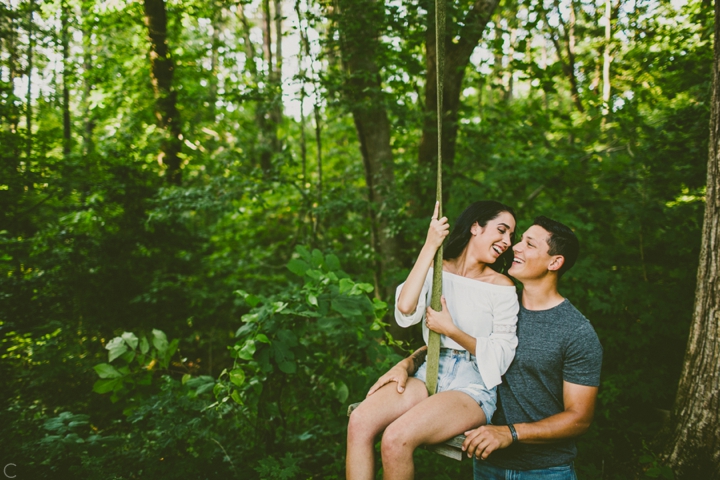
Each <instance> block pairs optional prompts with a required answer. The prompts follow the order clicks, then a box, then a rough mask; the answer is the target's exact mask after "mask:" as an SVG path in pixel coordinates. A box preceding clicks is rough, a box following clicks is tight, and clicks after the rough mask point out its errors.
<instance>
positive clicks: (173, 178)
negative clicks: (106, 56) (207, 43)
mask: <svg viewBox="0 0 720 480" xmlns="http://www.w3.org/2000/svg"><path fill="white" fill-rule="evenodd" d="M144 5H145V25H146V26H147V29H148V37H149V40H150V64H151V67H152V84H153V88H154V90H155V117H156V118H157V122H158V125H159V126H160V128H162V129H163V131H164V132H163V133H164V139H163V142H162V145H161V147H160V155H159V157H158V163H160V164H161V165H163V164H164V165H165V166H166V167H167V172H166V174H165V175H166V179H167V181H168V183H171V184H173V185H180V182H181V180H182V170H180V157H179V155H178V154H179V153H180V150H181V147H182V142H181V140H180V135H181V130H180V115H179V113H178V110H177V92H176V91H175V90H174V89H173V74H174V71H175V67H174V65H173V60H172V57H171V55H170V50H169V48H168V44H167V12H166V10H165V2H164V0H144Z"/></svg>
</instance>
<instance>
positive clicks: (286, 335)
mask: <svg viewBox="0 0 720 480" xmlns="http://www.w3.org/2000/svg"><path fill="white" fill-rule="evenodd" d="M277 338H278V339H279V340H280V342H281V343H282V344H283V345H287V346H288V347H294V346H296V345H297V336H296V335H295V334H294V333H293V332H291V331H290V330H279V331H278V332H277Z"/></svg>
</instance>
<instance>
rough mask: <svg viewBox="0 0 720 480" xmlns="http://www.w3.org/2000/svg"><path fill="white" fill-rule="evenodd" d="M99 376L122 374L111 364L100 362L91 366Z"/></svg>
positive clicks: (112, 376) (114, 376)
mask: <svg viewBox="0 0 720 480" xmlns="http://www.w3.org/2000/svg"><path fill="white" fill-rule="evenodd" d="M93 368H94V369H95V372H96V373H97V374H98V376H99V377H100V378H119V377H122V374H121V373H120V372H118V371H117V370H115V368H114V367H113V366H112V365H109V364H107V363H101V364H99V365H95V366H94V367H93Z"/></svg>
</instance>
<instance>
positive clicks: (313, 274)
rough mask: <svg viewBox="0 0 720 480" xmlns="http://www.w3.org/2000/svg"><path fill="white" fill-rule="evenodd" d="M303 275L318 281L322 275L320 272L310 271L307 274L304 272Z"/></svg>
mask: <svg viewBox="0 0 720 480" xmlns="http://www.w3.org/2000/svg"><path fill="white" fill-rule="evenodd" d="M305 275H307V276H308V277H310V278H312V279H313V280H320V279H321V278H322V276H323V273H322V272H321V271H320V270H313V269H310V270H308V271H307V272H305Z"/></svg>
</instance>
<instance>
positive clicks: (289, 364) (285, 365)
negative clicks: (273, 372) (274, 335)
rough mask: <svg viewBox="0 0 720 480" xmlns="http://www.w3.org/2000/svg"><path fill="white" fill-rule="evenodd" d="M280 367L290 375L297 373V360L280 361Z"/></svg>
mask: <svg viewBox="0 0 720 480" xmlns="http://www.w3.org/2000/svg"><path fill="white" fill-rule="evenodd" d="M278 367H279V368H280V371H282V372H283V373H287V374H288V375H290V374H293V373H295V371H296V370H297V365H295V362H293V361H291V360H285V361H282V362H280V363H278Z"/></svg>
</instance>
